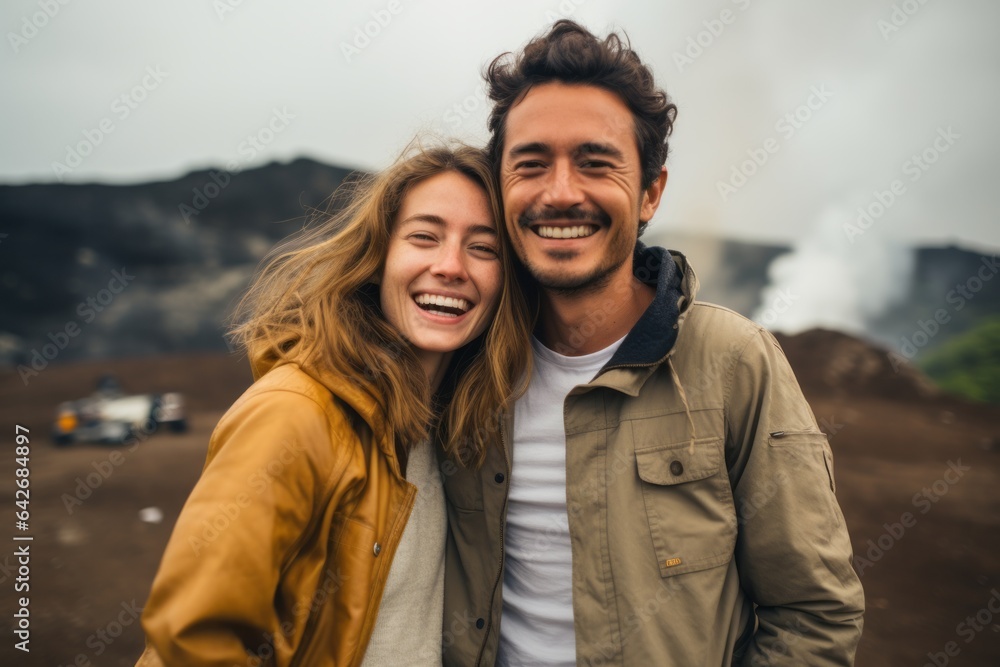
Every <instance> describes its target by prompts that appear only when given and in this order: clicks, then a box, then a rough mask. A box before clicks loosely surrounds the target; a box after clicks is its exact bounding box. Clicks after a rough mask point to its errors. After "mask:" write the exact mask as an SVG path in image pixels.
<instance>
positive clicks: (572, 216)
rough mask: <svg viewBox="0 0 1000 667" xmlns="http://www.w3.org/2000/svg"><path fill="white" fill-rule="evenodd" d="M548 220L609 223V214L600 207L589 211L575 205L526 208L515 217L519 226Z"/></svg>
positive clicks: (597, 223) (607, 224)
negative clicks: (569, 206) (537, 208)
mask: <svg viewBox="0 0 1000 667" xmlns="http://www.w3.org/2000/svg"><path fill="white" fill-rule="evenodd" d="M549 220H572V221H574V222H592V223H594V224H596V225H604V226H610V225H611V216H610V215H608V214H607V213H605V212H604V211H602V210H600V209H596V210H593V211H589V210H587V209H583V208H580V207H577V206H574V207H572V208H567V209H557V208H543V209H540V210H535V211H532V210H528V211H525V212H524V213H522V214H521V215H520V216H518V218H517V224H518V226H519V227H528V226H530V225H532V224H534V223H536V222H540V221H541V222H546V221H549Z"/></svg>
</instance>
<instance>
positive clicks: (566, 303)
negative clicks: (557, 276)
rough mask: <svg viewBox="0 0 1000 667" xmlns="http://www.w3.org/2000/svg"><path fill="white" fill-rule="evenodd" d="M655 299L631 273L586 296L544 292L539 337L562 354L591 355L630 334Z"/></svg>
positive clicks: (652, 290)
mask: <svg viewBox="0 0 1000 667" xmlns="http://www.w3.org/2000/svg"><path fill="white" fill-rule="evenodd" d="M655 296H656V290H655V289H654V288H652V287H650V286H649V285H646V284H645V283H643V282H641V281H639V280H638V279H637V278H636V277H635V276H633V275H632V273H631V270H629V272H628V273H627V274H619V275H617V276H615V280H612V281H611V282H610V283H609V284H608V285H606V286H604V287H602V288H600V289H599V290H596V291H593V292H587V293H585V294H577V295H566V294H562V293H558V292H553V291H551V290H544V289H543V290H542V293H541V295H540V297H541V303H540V306H541V312H540V316H539V322H538V329H537V330H536V335H537V336H538V338H539V340H541V342H542V344H543V345H545V347H547V348H549V349H550V350H554V351H556V352H558V353H559V354H564V355H566V356H571V357H575V356H580V355H584V354H591V353H593V352H597V351H599V350H603V349H604V348H606V347H607V346H609V345H611V344H612V343H614V342H615V341H616V340H619V339H620V338H622V337H624V336H625V334H627V333H628V332H629V331H631V330H632V327H633V326H635V323H636V322H638V321H639V318H640V317H642V314H643V313H644V312H646V309H647V308H648V307H649V304H651V303H652V302H653V298H654V297H655Z"/></svg>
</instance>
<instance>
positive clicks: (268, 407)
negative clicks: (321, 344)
mask: <svg viewBox="0 0 1000 667" xmlns="http://www.w3.org/2000/svg"><path fill="white" fill-rule="evenodd" d="M237 423H242V424H249V423H252V424H256V425H257V426H258V428H259V427H260V426H262V425H264V424H267V425H278V424H283V425H285V427H286V428H288V429H289V430H291V431H304V430H305V431H313V432H315V431H317V430H322V431H326V432H327V433H329V434H330V435H343V434H345V433H346V432H347V431H350V430H352V427H351V423H350V420H349V419H348V417H347V416H346V415H345V414H344V412H343V410H342V409H341V407H340V406H339V405H338V401H337V400H336V397H335V396H334V395H333V393H332V392H331V390H330V389H329V388H328V387H326V386H324V385H323V384H322V383H321V382H320V381H319V380H317V379H315V378H314V377H312V376H311V375H309V374H308V373H306V372H305V371H303V370H302V369H301V368H300V367H299V366H298V365H296V364H282V365H280V366H276V367H275V368H272V369H271V370H269V371H268V372H267V373H265V374H264V375H262V376H261V377H260V378H259V379H258V380H257V381H256V382H254V383H253V384H252V385H250V387H249V388H248V389H247V390H246V391H245V392H243V395H242V396H240V397H239V398H238V399H237V400H236V402H235V403H233V405H232V406H231V407H230V408H229V410H227V411H226V413H225V414H224V415H223V417H222V419H221V420H220V421H219V424H218V426H216V432H222V431H226V430H228V429H230V428H232V427H233V426H235V425H236V424H237ZM336 432H340V433H336Z"/></svg>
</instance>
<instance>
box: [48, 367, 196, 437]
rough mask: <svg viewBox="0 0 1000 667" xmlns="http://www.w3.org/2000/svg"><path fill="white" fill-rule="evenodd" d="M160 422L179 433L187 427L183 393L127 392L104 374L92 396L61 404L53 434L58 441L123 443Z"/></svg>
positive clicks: (154, 428)
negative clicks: (123, 391)
mask: <svg viewBox="0 0 1000 667" xmlns="http://www.w3.org/2000/svg"><path fill="white" fill-rule="evenodd" d="M161 426H166V427H167V428H169V429H170V430H171V431H174V432H178V433H179V432H182V431H185V430H186V429H187V421H186V420H185V417H184V397H183V396H182V395H181V394H178V393H176V392H170V393H165V394H124V393H122V391H121V388H120V387H119V386H118V382H117V381H116V380H115V379H114V378H112V377H109V376H105V377H104V378H101V380H100V382H99V383H98V390H97V391H96V392H94V394H93V395H91V396H90V397H88V398H81V399H79V400H76V401H67V402H65V403H61V404H60V405H59V408H58V409H57V411H56V420H55V423H54V424H53V426H52V438H53V440H54V441H55V443H56V444H57V445H69V444H72V443H74V442H110V443H123V442H125V441H127V440H128V439H129V438H130V437H131V436H133V435H139V434H150V433H152V432H154V431H156V430H158V429H159V428H160V427H161Z"/></svg>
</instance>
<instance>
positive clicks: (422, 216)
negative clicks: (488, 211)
mask: <svg viewBox="0 0 1000 667" xmlns="http://www.w3.org/2000/svg"><path fill="white" fill-rule="evenodd" d="M408 222H427V223H430V224H432V225H439V226H441V227H444V226H445V225H446V224H447V223H446V222H445V221H444V218H442V217H441V216H439V215H434V214H433V213H414V214H413V215H411V216H410V217H408V218H406V219H405V220H400V222H399V224H400V225H405V224H406V223H408ZM468 233H469V235H470V236H471V235H473V234H489V235H491V236H497V230H496V228H495V227H491V226H490V225H470V226H469V229H468Z"/></svg>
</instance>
